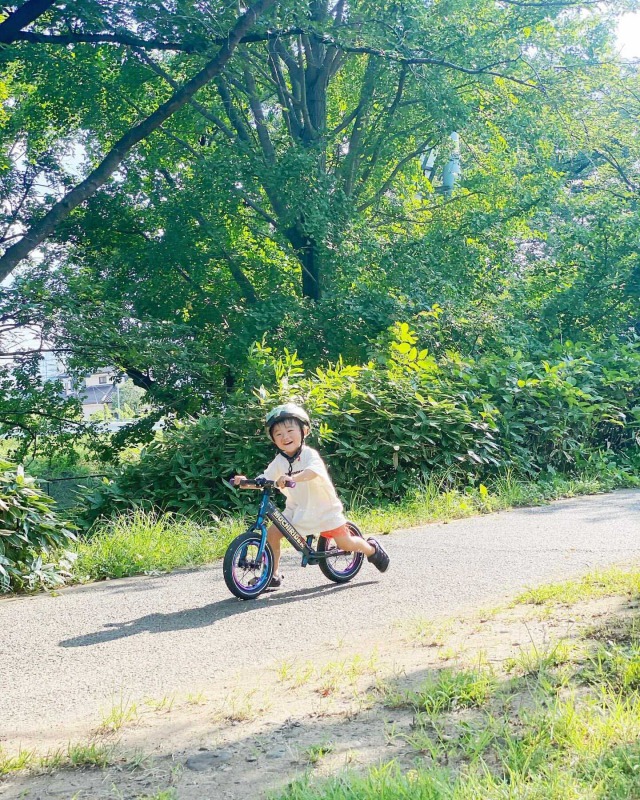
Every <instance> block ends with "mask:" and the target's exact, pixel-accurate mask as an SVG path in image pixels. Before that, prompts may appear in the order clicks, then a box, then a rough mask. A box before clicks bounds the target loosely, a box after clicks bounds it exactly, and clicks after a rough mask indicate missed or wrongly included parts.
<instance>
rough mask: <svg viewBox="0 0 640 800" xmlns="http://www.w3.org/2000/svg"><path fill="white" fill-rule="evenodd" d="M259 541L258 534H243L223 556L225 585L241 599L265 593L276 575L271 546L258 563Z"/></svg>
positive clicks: (253, 597)
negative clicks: (274, 573) (274, 574)
mask: <svg viewBox="0 0 640 800" xmlns="http://www.w3.org/2000/svg"><path fill="white" fill-rule="evenodd" d="M260 541H261V537H260V534H258V533H256V532H255V531H247V532H246V533H241V534H240V536H236V538H235V539H234V540H233V541H232V542H231V544H230V545H229V547H228V548H227V552H226V553H225V555H224V561H223V562H222V574H223V575H224V582H225V583H226V584H227V588H228V589H229V591H230V592H231V594H233V595H235V596H236V597H239V598H240V599H241V600H254V599H255V598H256V597H258V595H260V594H262V592H264V590H265V589H266V588H267V586H268V585H269V583H270V581H271V578H272V576H273V552H272V551H271V547H270V546H269V545H268V544H267V545H266V546H265V549H264V552H263V554H262V558H261V559H260V560H259V561H258V560H257V556H258V550H259V548H260Z"/></svg>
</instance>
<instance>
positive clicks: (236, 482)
mask: <svg viewBox="0 0 640 800" xmlns="http://www.w3.org/2000/svg"><path fill="white" fill-rule="evenodd" d="M246 480H247V476H246V475H234V476H233V478H231V483H232V484H233V485H234V486H239V485H240V481H246Z"/></svg>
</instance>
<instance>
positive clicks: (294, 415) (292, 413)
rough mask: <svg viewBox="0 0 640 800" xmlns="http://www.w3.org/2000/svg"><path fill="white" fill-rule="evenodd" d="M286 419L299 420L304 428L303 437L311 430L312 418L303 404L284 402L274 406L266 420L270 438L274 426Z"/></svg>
mask: <svg viewBox="0 0 640 800" xmlns="http://www.w3.org/2000/svg"><path fill="white" fill-rule="evenodd" d="M285 419H297V420H298V422H299V423H300V426H301V428H302V434H303V438H304V436H306V435H307V434H308V433H309V430H310V429H311V420H310V419H309V415H308V414H307V412H306V411H305V410H304V408H302V406H299V405H297V404H296V403H284V404H283V405H281V406H276V407H275V408H272V409H271V411H270V412H269V413H268V414H267V417H266V419H265V421H264V424H265V427H266V431H267V434H268V435H269V438H270V439H271V431H272V430H273V426H274V425H276V424H277V423H278V422H282V421H283V420H285Z"/></svg>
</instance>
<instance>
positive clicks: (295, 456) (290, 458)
mask: <svg viewBox="0 0 640 800" xmlns="http://www.w3.org/2000/svg"><path fill="white" fill-rule="evenodd" d="M300 433H301V434H302V441H301V442H300V447H299V448H298V449H297V450H296V452H295V453H294V454H293V455H292V456H288V455H287V454H286V453H285V452H284V450H281V449H280V448H279V447H276V450H277V451H278V452H279V453H280V455H281V456H284V457H285V458H286V459H287V461H288V462H289V472H288V473H287V475H291V474H293V462H294V461H295V460H296V459H297V458H298V457H299V456H300V453H301V452H302V448H303V447H304V439H305V432H304V426H303V425H300ZM272 441H273V440H272Z"/></svg>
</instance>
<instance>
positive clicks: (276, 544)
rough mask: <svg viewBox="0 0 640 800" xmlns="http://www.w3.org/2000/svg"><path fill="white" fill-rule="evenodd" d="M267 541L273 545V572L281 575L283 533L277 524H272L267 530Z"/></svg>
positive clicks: (275, 574)
mask: <svg viewBox="0 0 640 800" xmlns="http://www.w3.org/2000/svg"><path fill="white" fill-rule="evenodd" d="M267 542H269V545H270V547H271V552H272V553H273V574H274V576H279V575H280V543H281V542H282V534H281V533H280V531H279V530H278V529H277V528H276V526H275V525H270V526H269V529H268V530H267Z"/></svg>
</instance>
